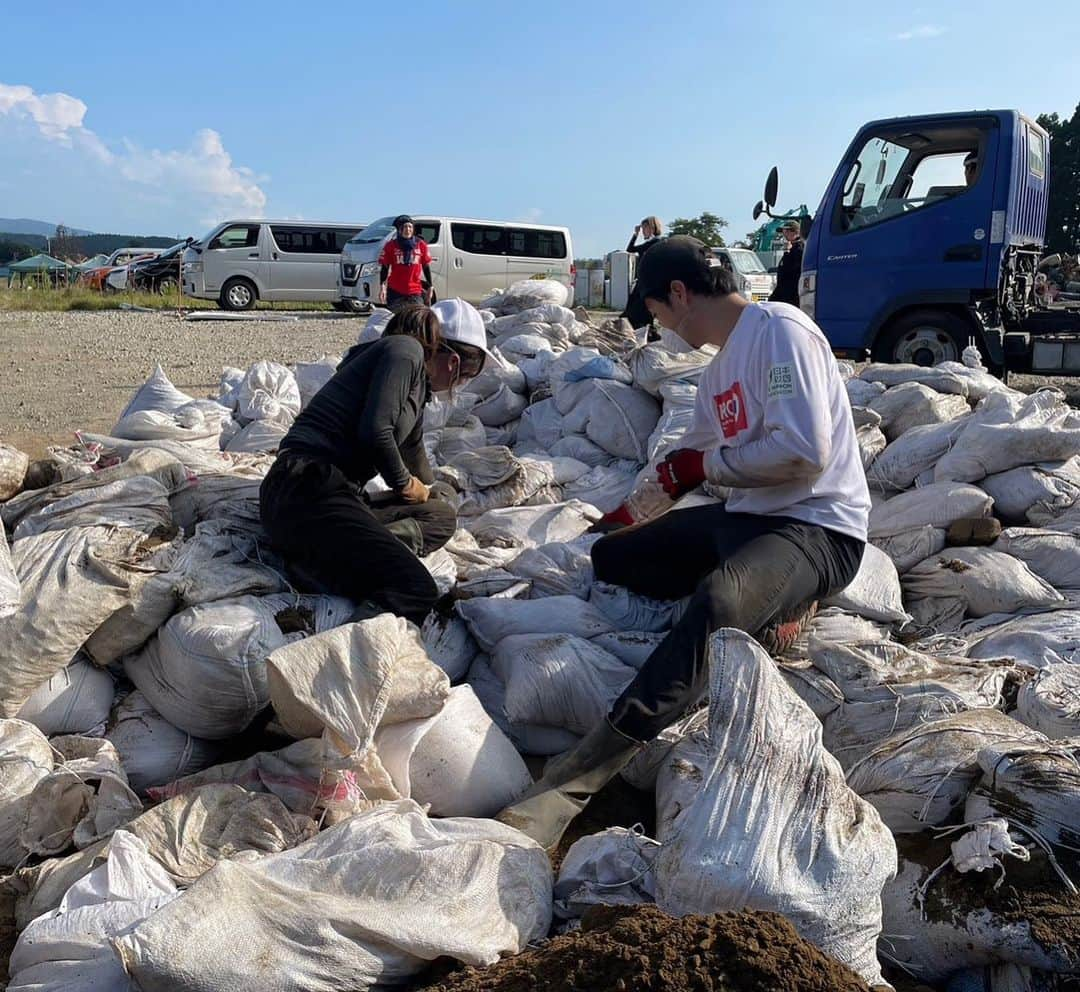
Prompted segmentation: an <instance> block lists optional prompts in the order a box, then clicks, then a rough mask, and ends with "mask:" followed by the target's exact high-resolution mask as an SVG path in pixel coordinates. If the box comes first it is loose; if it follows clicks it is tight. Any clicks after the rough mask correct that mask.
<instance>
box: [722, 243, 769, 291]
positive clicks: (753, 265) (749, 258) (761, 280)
mask: <svg viewBox="0 0 1080 992" xmlns="http://www.w3.org/2000/svg"><path fill="white" fill-rule="evenodd" d="M711 251H712V253H713V255H714V256H716V258H718V259H720V261H721V262H723V263H724V264H725V265H726V266H727V268H729V269H730V270H731V271H732V272H734V273H735V280H736V282H738V284H739V292H740V293H742V295H743V296H744V297H746V299H748V300H749V301H750V302H751V303H756V302H759V301H760V300H767V299H768V298H769V297H770V296H771V295H772V291H773V290H774V289H776V276H774V275H771V274H770V273H769V272H768V270H766V268H765V266H764V265H762V264H761V259H760V258H758V257H757V255H756V254H754V252H752V251H750V249H749V248H713V249H711Z"/></svg>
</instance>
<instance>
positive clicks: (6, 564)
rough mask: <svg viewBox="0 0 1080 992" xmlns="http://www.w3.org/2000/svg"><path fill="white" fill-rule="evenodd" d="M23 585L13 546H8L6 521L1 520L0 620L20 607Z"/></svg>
mask: <svg viewBox="0 0 1080 992" xmlns="http://www.w3.org/2000/svg"><path fill="white" fill-rule="evenodd" d="M21 596H22V586H21V585H20V583H19V576H18V575H16V574H15V564H14V562H12V560H11V548H9V547H8V542H7V534H5V533H4V522H3V520H0V620H3V619H4V618H5V617H9V616H11V615H12V614H13V613H14V612H15V611H16V610H17V609H18V608H19V599H20V598H21Z"/></svg>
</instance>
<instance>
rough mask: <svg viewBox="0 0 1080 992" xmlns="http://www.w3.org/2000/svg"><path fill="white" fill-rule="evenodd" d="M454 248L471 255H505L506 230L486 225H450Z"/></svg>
mask: <svg viewBox="0 0 1080 992" xmlns="http://www.w3.org/2000/svg"><path fill="white" fill-rule="evenodd" d="M450 236H451V237H452V238H453V241H454V247H455V248H457V249H459V250H461V251H467V252H469V253H471V254H473V255H505V254H506V228H505V227H489V226H488V225H486V224H451V225H450Z"/></svg>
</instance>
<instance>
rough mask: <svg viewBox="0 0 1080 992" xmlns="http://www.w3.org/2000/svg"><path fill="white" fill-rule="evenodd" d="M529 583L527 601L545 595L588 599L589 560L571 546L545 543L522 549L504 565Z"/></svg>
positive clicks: (591, 572)
mask: <svg viewBox="0 0 1080 992" xmlns="http://www.w3.org/2000/svg"><path fill="white" fill-rule="evenodd" d="M506 567H507V570H508V571H510V572H512V573H513V574H514V575H516V576H517V577H518V578H520V579H526V580H527V581H528V582H530V583H531V588H530V590H529V595H530V598H531V599H542V598H544V597H545V596H576V597H577V598H578V599H588V597H589V590H590V589H591V588H592V584H593V569H592V559H591V558H590V557H589V553H588V551H587V550H585V549H584V548H581V547H578V546H576V545H574V544H562V543H556V544H545V545H542V546H541V547H539V548H526V549H525V550H524V551H522V552H521V554H519V555H518V556H517V557H516V558H514V559H513V560H512V561H511V562H509V564H508V565H507V566H506Z"/></svg>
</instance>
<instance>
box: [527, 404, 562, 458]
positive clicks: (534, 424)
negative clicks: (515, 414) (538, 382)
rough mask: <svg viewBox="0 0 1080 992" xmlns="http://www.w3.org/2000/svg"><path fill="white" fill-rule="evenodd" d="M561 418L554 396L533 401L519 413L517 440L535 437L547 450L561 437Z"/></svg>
mask: <svg viewBox="0 0 1080 992" xmlns="http://www.w3.org/2000/svg"><path fill="white" fill-rule="evenodd" d="M562 420H563V417H562V414H561V413H559V408H558V407H557V406H556V405H555V399H554V397H549V398H548V399H545V400H540V401H539V402H537V403H533V404H531V405H530V406H529V407H527V408H526V409H525V410H523V411H522V413H521V426H520V427H519V428H518V442H519V443H521V442H523V441H528V440H530V439H535V440H536V441H538V442H539V444H540V446H541V447H542V448H543V449H544V450H545V451H548V450H550V449H551V447H552V446H553V445H554V444H555V442H556V441H558V440H559V438H560V437H562Z"/></svg>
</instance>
